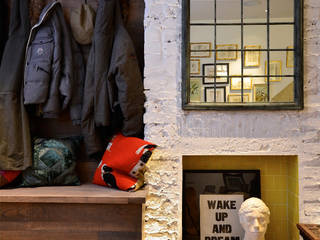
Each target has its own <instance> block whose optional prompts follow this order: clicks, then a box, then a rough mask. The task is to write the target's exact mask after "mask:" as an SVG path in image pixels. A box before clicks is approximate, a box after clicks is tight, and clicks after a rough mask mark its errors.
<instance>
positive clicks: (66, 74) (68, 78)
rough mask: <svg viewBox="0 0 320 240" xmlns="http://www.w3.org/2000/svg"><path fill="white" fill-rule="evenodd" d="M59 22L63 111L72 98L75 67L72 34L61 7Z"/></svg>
mask: <svg viewBox="0 0 320 240" xmlns="http://www.w3.org/2000/svg"><path fill="white" fill-rule="evenodd" d="M57 14H58V18H59V22H60V25H61V30H62V32H61V34H62V36H63V38H62V56H61V60H62V65H61V67H62V74H61V82H60V87H59V90H60V94H61V95H62V96H63V97H64V99H63V103H62V109H66V108H67V107H68V105H69V103H70V100H71V97H72V90H73V85H74V79H73V66H72V43H71V38H72V36H71V32H70V29H69V28H68V26H67V23H66V21H65V19H64V16H63V12H62V8H61V6H60V7H59V9H58V10H57Z"/></svg>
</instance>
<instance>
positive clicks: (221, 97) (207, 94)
mask: <svg viewBox="0 0 320 240" xmlns="http://www.w3.org/2000/svg"><path fill="white" fill-rule="evenodd" d="M214 89H216V91H214ZM214 95H216V102H217V103H222V102H226V87H205V88H204V100H205V102H215V101H214Z"/></svg>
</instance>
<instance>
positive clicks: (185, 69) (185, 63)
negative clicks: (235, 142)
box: [181, 0, 304, 110]
mask: <svg viewBox="0 0 320 240" xmlns="http://www.w3.org/2000/svg"><path fill="white" fill-rule="evenodd" d="M190 1H191V0H182V44H181V47H182V52H181V61H182V87H181V95H182V109H184V110H302V109H303V107H304V106H303V105H304V101H303V76H304V75H303V0H292V1H294V19H295V24H294V48H295V54H294V57H295V62H294V75H295V77H294V102H292V103H281V102H280V103H278V102H269V103H232V104H230V103H204V102H203V103H200V104H199V103H191V102H189V101H188V100H189V92H190V91H189V89H190V86H189V73H190V63H189V62H190V61H189V60H190V48H189V45H190ZM241 1H243V0H241Z"/></svg>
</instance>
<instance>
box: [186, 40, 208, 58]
mask: <svg viewBox="0 0 320 240" xmlns="http://www.w3.org/2000/svg"><path fill="white" fill-rule="evenodd" d="M211 50H212V45H211V42H191V43H190V58H210V57H211ZM193 51H195V52H193ZM197 51H199V52H197Z"/></svg>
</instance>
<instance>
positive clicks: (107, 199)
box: [0, 183, 147, 204]
mask: <svg viewBox="0 0 320 240" xmlns="http://www.w3.org/2000/svg"><path fill="white" fill-rule="evenodd" d="M146 195H147V190H144V189H142V190H138V191H137V192H125V191H120V190H116V189H111V188H107V187H103V186H98V185H94V184H90V183H86V184H82V185H81V186H52V187H36V188H17V189H1V190H0V203H1V202H19V203H95V204H142V203H145V199H146Z"/></svg>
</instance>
